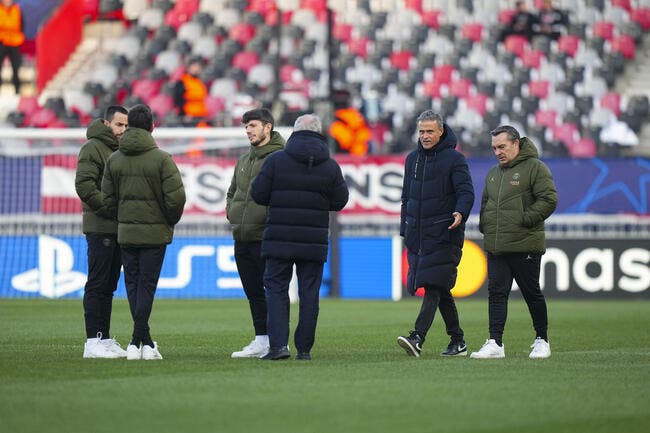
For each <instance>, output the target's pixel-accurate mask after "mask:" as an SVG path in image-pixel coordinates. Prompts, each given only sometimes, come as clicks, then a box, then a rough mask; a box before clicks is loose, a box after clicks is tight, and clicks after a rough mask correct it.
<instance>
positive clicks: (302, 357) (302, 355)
mask: <svg viewBox="0 0 650 433" xmlns="http://www.w3.org/2000/svg"><path fill="white" fill-rule="evenodd" d="M296 359H297V360H298V361H311V355H310V354H309V352H298V354H297V355H296Z"/></svg>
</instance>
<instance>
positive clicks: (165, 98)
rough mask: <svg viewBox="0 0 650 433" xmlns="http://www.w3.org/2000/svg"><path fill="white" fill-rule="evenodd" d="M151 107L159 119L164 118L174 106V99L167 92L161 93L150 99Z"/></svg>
mask: <svg viewBox="0 0 650 433" xmlns="http://www.w3.org/2000/svg"><path fill="white" fill-rule="evenodd" d="M149 108H151V111H152V112H153V113H154V114H155V115H156V117H158V118H159V119H163V118H164V117H165V116H166V115H167V114H168V113H169V112H170V111H171V110H172V108H174V99H173V98H172V97H171V96H170V95H167V94H164V93H159V94H157V95H156V96H154V97H153V98H151V99H150V100H149Z"/></svg>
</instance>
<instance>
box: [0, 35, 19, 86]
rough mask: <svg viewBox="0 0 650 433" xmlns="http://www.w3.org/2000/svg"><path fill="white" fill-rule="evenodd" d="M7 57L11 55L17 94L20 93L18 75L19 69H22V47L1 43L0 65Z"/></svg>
mask: <svg viewBox="0 0 650 433" xmlns="http://www.w3.org/2000/svg"><path fill="white" fill-rule="evenodd" d="M5 57H9V62H11V69H12V71H13V83H14V87H15V89H16V95H20V78H19V77H18V70H19V69H20V63H21V60H22V57H21V55H20V47H10V46H8V45H5V44H2V43H0V67H1V66H2V63H3V62H4V60H5Z"/></svg>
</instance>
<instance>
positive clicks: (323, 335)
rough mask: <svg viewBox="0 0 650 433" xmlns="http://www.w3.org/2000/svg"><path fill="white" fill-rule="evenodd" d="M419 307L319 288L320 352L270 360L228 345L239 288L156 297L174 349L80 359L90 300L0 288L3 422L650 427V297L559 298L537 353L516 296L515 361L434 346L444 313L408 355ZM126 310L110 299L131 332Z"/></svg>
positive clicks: (157, 317) (481, 326) (197, 427)
mask: <svg viewBox="0 0 650 433" xmlns="http://www.w3.org/2000/svg"><path fill="white" fill-rule="evenodd" d="M486 302H487V301H486V300H460V301H459V302H458V306H459V311H460V315H461V324H462V326H463V327H464V329H465V334H466V340H467V342H468V346H469V349H470V351H473V350H478V348H479V347H480V346H481V344H482V343H483V342H484V341H485V338H487V305H486ZM418 308H419V303H418V302H417V301H416V300H407V301H402V302H399V303H394V302H381V301H370V302H367V301H336V300H323V301H321V315H320V320H319V325H318V331H317V338H316V346H315V347H314V349H313V352H312V356H313V360H312V361H311V362H303V361H300V362H299V361H295V360H293V359H291V360H288V361H278V362H267V361H260V360H257V359H238V360H233V359H231V358H230V353H231V352H232V351H234V350H238V349H239V348H241V346H243V345H244V344H246V343H248V341H249V340H250V337H251V335H250V334H251V332H252V331H251V324H250V319H249V313H248V305H247V304H246V303H245V302H244V301H239V300H237V301H204V300H183V301H171V300H157V301H156V303H155V305H154V310H153V315H152V319H151V327H152V334H153V336H154V339H155V340H157V341H158V343H159V345H160V350H161V353H162V354H163V356H164V358H165V359H164V360H163V361H158V362H145V361H129V362H127V361H126V360H122V359H119V360H92V359H91V360H84V359H82V357H81V355H82V348H83V341H84V338H83V334H84V331H83V314H82V307H81V301H80V300H74V301H71V300H57V301H48V300H6V299H5V300H0V432H3V433H23V432H48V433H49V432H52V433H54V432H66V433H74V432H97V433H101V432H111V433H113V432H116V431H125V432H140V431H142V432H144V431H153V432H157V433H164V432H220V433H235V432H269V433H271V432H285V433H294V432H301V433H303V432H304V433H309V432H313V433H316V432H324V433H325V432H327V433H330V432H331V433H334V432H351V433H363V432H373V433H380V432H400V433H405V432H427V431H435V432H588V433H596V432H621V431H624V432H627V433H633V432H647V431H650V413H649V411H648V402H649V401H650V380H649V379H650V333H648V330H649V329H650V302H644V301H637V302H634V301H550V302H549V320H550V329H549V335H550V339H551V348H552V350H553V356H552V357H551V358H550V359H547V360H531V359H528V353H529V350H530V348H529V345H530V344H531V343H532V340H533V337H534V334H533V331H532V326H531V322H530V318H529V316H528V312H527V310H526V307H525V304H524V303H523V302H522V301H521V300H511V301H510V312H509V318H508V323H507V326H506V335H505V336H504V342H505V345H506V359H505V360H474V359H469V357H466V358H452V359H448V358H443V357H441V356H439V352H440V351H442V350H443V349H444V348H445V347H446V344H447V342H448V339H447V336H446V335H445V334H444V332H443V326H442V320H441V318H440V317H437V318H436V320H435V321H434V324H433V327H432V330H431V332H430V334H429V337H428V339H427V342H426V344H425V346H424V352H423V354H422V357H420V358H411V357H407V356H406V354H405V353H404V351H403V350H402V349H401V348H399V347H398V346H397V344H396V341H395V338H396V337H397V336H398V335H400V334H404V333H406V332H408V331H409V329H410V327H411V326H412V323H413V320H414V319H415V316H416V314H417V311H418ZM296 313H297V306H293V308H292V324H293V325H295V322H296ZM130 324H131V320H130V316H129V314H128V305H127V303H126V302H125V301H123V300H119V301H116V302H115V305H114V312H113V329H112V333H113V334H115V335H117V339H118V340H119V341H120V342H122V344H123V345H125V344H126V343H127V342H128V337H129V334H130ZM292 331H293V329H292Z"/></svg>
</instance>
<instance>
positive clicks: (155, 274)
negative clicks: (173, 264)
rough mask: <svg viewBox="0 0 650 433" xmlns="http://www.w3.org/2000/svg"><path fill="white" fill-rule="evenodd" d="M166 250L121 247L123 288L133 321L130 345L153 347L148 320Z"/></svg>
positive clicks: (164, 248)
mask: <svg viewBox="0 0 650 433" xmlns="http://www.w3.org/2000/svg"><path fill="white" fill-rule="evenodd" d="M166 249H167V246H166V245H158V246H151V247H122V264H123V265H124V284H125V285H126V295H127V296H128V298H129V307H130V308H131V317H132V318H133V337H132V338H131V344H134V345H136V346H139V345H140V344H141V343H142V344H151V343H152V341H151V334H150V333H149V316H151V309H152V307H153V297H154V294H155V293H156V286H157V285H158V278H159V277H160V269H161V268H162V264H163V259H164V258H165V250H166Z"/></svg>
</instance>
